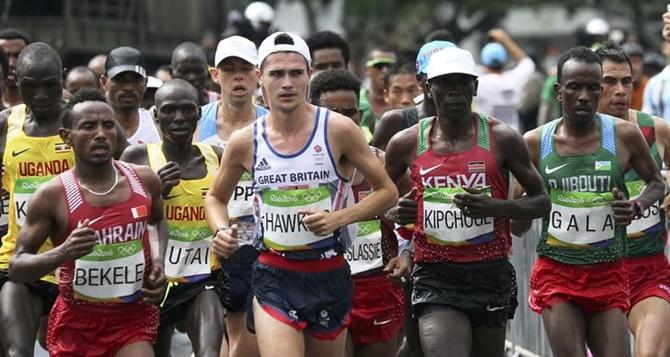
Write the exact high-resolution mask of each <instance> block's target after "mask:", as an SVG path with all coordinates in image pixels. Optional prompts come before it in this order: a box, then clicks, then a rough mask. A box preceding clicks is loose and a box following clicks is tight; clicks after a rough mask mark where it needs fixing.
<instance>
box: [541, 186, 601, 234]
mask: <svg viewBox="0 0 670 357" xmlns="http://www.w3.org/2000/svg"><path fill="white" fill-rule="evenodd" d="M612 200H613V196H612V193H611V192H605V193H593V192H569V191H560V190H551V213H550V214H549V228H548V230H547V233H548V234H549V236H550V237H549V238H554V239H556V240H558V241H560V242H563V243H568V244H573V245H579V244H582V245H583V244H592V243H597V242H602V241H605V240H609V239H612V238H614V217H613V212H612V208H611V207H610V203H611V202H612ZM560 242H555V241H553V240H552V239H548V243H549V244H552V245H561V244H560Z"/></svg>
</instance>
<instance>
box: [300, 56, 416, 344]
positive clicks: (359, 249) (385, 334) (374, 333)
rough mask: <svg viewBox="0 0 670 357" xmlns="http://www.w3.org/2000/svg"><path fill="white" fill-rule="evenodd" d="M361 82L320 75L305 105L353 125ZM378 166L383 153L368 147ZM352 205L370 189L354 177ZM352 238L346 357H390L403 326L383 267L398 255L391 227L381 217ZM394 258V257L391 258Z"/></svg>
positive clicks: (344, 74) (346, 75)
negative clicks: (313, 106)
mask: <svg viewBox="0 0 670 357" xmlns="http://www.w3.org/2000/svg"><path fill="white" fill-rule="evenodd" d="M360 90H361V83H360V82H359V81H358V79H356V77H355V76H354V75H353V74H352V73H351V72H349V71H347V70H343V69H338V70H328V71H323V72H321V73H319V74H318V75H316V76H315V77H314V79H312V81H311V82H310V86H309V91H310V96H309V97H310V98H311V99H310V102H311V103H312V104H314V105H317V106H323V107H325V108H327V109H329V110H332V111H335V112H338V113H340V114H342V115H344V116H347V117H349V118H351V120H353V121H354V123H356V125H358V123H359V122H360V120H361V116H360V110H359V109H358V94H359V92H360ZM370 151H372V153H373V154H375V156H377V158H379V160H380V161H381V162H382V163H383V162H384V152H383V151H381V150H379V149H376V148H374V147H372V146H371V147H370ZM351 189H352V194H353V197H354V202H359V201H360V200H361V199H363V198H365V197H366V196H367V195H368V194H370V185H369V184H368V183H367V182H366V181H365V180H364V179H363V177H361V176H360V174H357V173H356V174H354V175H353V178H352V181H351ZM357 225H358V230H357V231H358V233H357V237H356V238H355V239H354V242H353V245H352V246H351V248H349V250H347V253H346V254H345V259H346V260H347V262H348V263H349V267H350V269H351V274H352V276H353V278H354V298H353V308H352V311H351V326H350V327H349V331H350V334H349V335H348V337H349V338H348V339H347V355H348V356H373V357H374V356H393V355H395V353H396V351H397V350H398V346H399V343H398V342H399V337H400V335H399V332H400V329H401V328H402V324H403V315H404V301H403V293H402V288H400V287H398V286H396V285H394V284H393V283H392V282H391V280H389V279H388V277H387V274H386V272H385V271H384V266H385V265H386V264H388V263H389V260H391V259H393V258H396V257H397V255H398V240H397V239H396V236H395V232H394V231H393V223H392V222H390V221H388V220H386V219H385V218H376V219H372V220H367V221H363V222H359V223H358V224H357ZM396 259H397V258H396Z"/></svg>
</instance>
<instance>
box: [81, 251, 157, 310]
mask: <svg viewBox="0 0 670 357" xmlns="http://www.w3.org/2000/svg"><path fill="white" fill-rule="evenodd" d="M144 268H145V263H144V250H143V245H142V241H141V240H132V241H129V242H124V243H115V244H96V245H95V247H94V248H93V251H92V252H91V253H89V254H88V255H86V256H83V257H81V258H79V259H77V260H76V261H75V264H74V276H73V277H72V287H73V289H74V296H75V298H77V299H79V300H86V301H95V302H110V303H128V302H133V301H135V300H137V299H139V297H140V289H141V288H142V282H143V280H144Z"/></svg>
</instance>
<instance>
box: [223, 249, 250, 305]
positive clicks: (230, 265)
mask: <svg viewBox="0 0 670 357" xmlns="http://www.w3.org/2000/svg"><path fill="white" fill-rule="evenodd" d="M256 258H258V250H256V248H254V247H252V246H250V245H243V246H242V247H240V249H239V250H238V251H237V253H235V255H234V256H233V257H232V258H231V259H230V260H228V261H226V262H224V263H223V264H222V268H223V271H225V272H226V275H228V287H229V288H228V304H227V305H226V310H227V311H228V312H230V313H237V312H244V311H247V303H248V302H250V301H251V299H250V297H251V296H250V293H251V266H252V265H253V263H254V262H255V261H256Z"/></svg>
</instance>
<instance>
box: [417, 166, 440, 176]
mask: <svg viewBox="0 0 670 357" xmlns="http://www.w3.org/2000/svg"><path fill="white" fill-rule="evenodd" d="M440 166H442V164H437V165H435V166H431V167H429V168H427V169H424V168H423V167H420V168H419V175H421V176H423V175H425V174H427V173H429V172H431V171H433V170H435V169H436V168H438V167H440Z"/></svg>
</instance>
